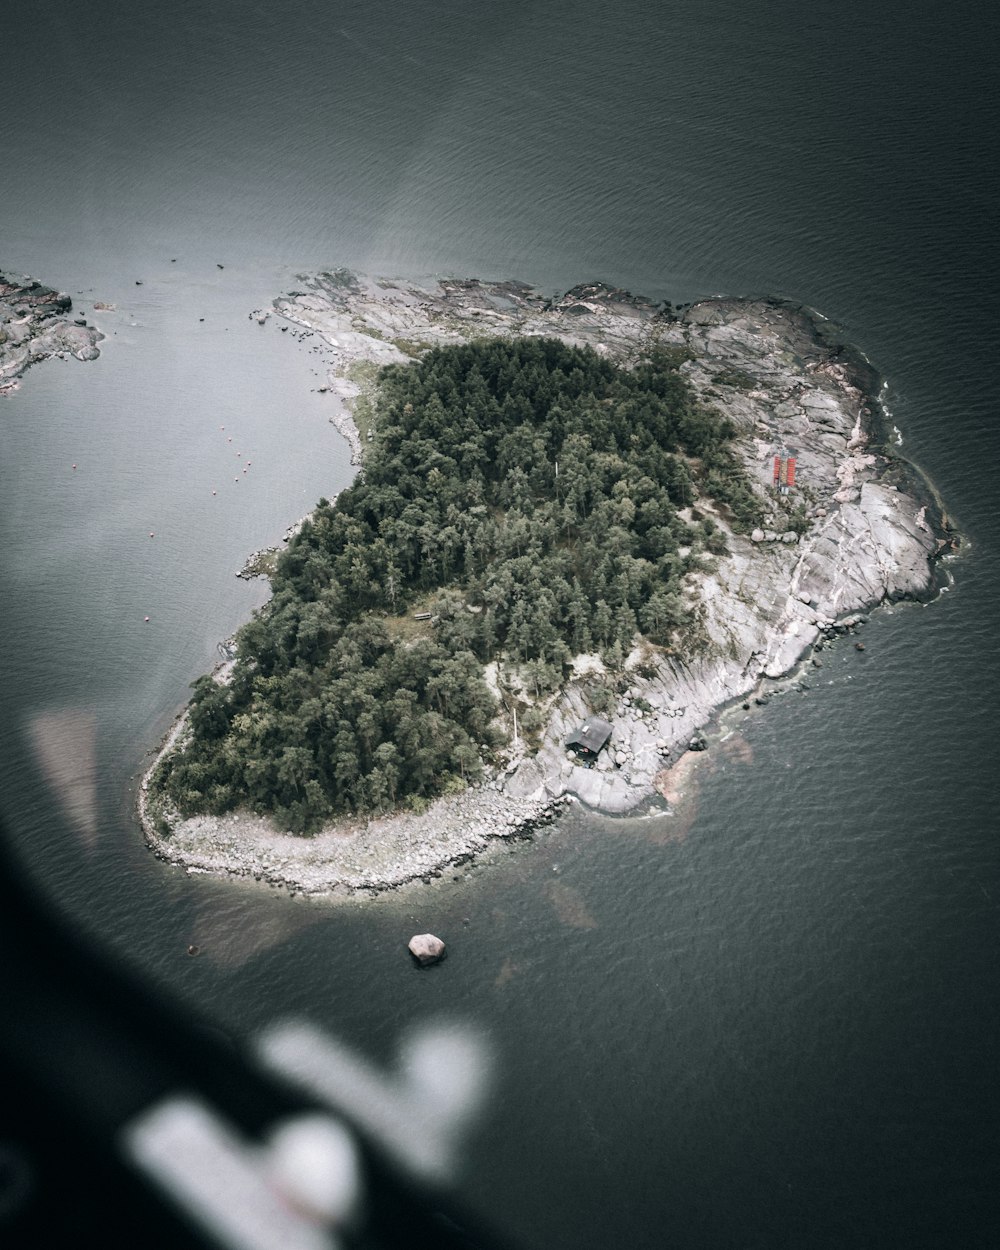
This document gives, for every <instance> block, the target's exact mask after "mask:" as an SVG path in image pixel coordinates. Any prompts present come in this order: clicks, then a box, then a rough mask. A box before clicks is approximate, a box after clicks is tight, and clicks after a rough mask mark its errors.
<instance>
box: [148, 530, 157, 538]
mask: <svg viewBox="0 0 1000 1250" xmlns="http://www.w3.org/2000/svg"><path fill="white" fill-rule="evenodd" d="M149 536H150V538H155V537H156V535H155V534H154V533H153V531H152V530H150V531H149Z"/></svg>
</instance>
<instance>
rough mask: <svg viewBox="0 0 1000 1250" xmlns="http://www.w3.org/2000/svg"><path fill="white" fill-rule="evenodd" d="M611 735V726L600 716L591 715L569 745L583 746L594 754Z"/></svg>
mask: <svg viewBox="0 0 1000 1250" xmlns="http://www.w3.org/2000/svg"><path fill="white" fill-rule="evenodd" d="M610 737H611V726H610V725H609V724H608V722H607V721H606V720H601V718H600V717H599V716H591V717H590V719H589V720H585V721H584V722H583V724H582V725H581V726H580V728H579V729H578V730H577V731H576V733H575V734H573V736H572V737H571V738H570V739H569V740H568V741H567V743H566V745H567V746H568V747H582V748H583V749H584V750H585V751H591V752H593V754H594V755H596V754H597V752H598V751H599V750H600V749H601V747H602V746H604V744H605V742H607V740H608V739H609V738H610Z"/></svg>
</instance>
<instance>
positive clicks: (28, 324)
mask: <svg viewBox="0 0 1000 1250" xmlns="http://www.w3.org/2000/svg"><path fill="white" fill-rule="evenodd" d="M72 306H73V301H72V300H71V299H70V297H69V296H68V295H66V294H65V293H63V292H59V291H53V290H52V289H51V288H50V287H47V286H42V285H41V283H39V282H35V281H34V280H33V279H31V278H27V277H24V278H10V277H5V276H4V274H3V273H2V272H0V395H3V394H6V393H8V392H10V391H12V390H14V389H15V388H16V387H17V384H18V379H19V378H20V376H21V374H22V373H23V372H24V371H25V369H27V368H28V367H29V366H31V365H33V364H35V363H37V362H38V361H39V360H45V359H47V358H48V357H50V356H58V357H61V358H63V359H65V358H66V357H68V356H74V357H75V358H76V359H77V360H94V359H96V357H97V356H99V355H100V352H99V351H98V348H97V344H98V343H99V342H100V340H101V339H102V338H103V337H104V335H103V334H101V332H100V330H98V329H96V328H95V327H94V326H89V325H87V323H86V321H85V320H84V319H83V318H77V319H76V320H75V321H67V320H66V319H65V314H67V313H68V312H69V311H70V310H71V308H72Z"/></svg>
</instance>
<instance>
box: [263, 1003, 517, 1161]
mask: <svg viewBox="0 0 1000 1250" xmlns="http://www.w3.org/2000/svg"><path fill="white" fill-rule="evenodd" d="M256 1049H257V1053H258V1055H259V1057H260V1058H261V1060H262V1061H263V1063H264V1064H265V1066H266V1067H268V1068H269V1069H270V1070H271V1071H272V1072H274V1073H276V1074H278V1075H280V1076H282V1077H284V1078H285V1079H286V1080H288V1081H291V1083H292V1084H293V1085H295V1086H297V1087H298V1088H299V1089H300V1090H303V1091H305V1092H306V1093H308V1094H310V1095H311V1096H313V1097H315V1098H318V1099H319V1100H320V1101H321V1102H323V1103H325V1104H326V1105H327V1106H329V1107H330V1108H332V1109H333V1110H335V1111H338V1112H341V1113H343V1114H345V1115H347V1116H348V1117H349V1118H350V1119H351V1120H352V1121H353V1123H354V1124H355V1125H356V1126H357V1127H358V1128H360V1129H361V1131H362V1132H366V1133H367V1134H368V1136H369V1137H370V1138H371V1140H372V1141H373V1142H375V1143H376V1144H377V1145H378V1146H380V1147H381V1148H382V1149H383V1150H385V1151H386V1152H387V1153H388V1154H389V1155H390V1156H391V1157H392V1158H393V1159H394V1160H395V1161H396V1162H397V1163H398V1164H400V1165H401V1166H402V1167H403V1168H404V1169H406V1170H407V1171H408V1172H409V1173H410V1174H411V1175H412V1176H414V1177H415V1178H417V1179H419V1180H421V1181H424V1182H431V1183H435V1184H442V1183H444V1182H446V1181H450V1180H452V1179H453V1174H454V1170H455V1163H456V1149H457V1147H458V1145H459V1139H460V1138H461V1136H462V1134H463V1133H464V1131H465V1130H466V1129H467V1128H468V1127H469V1125H470V1124H471V1122H472V1119H473V1118H474V1116H475V1115H476V1113H477V1112H478V1111H479V1109H480V1108H481V1106H482V1105H483V1102H484V1099H485V1096H486V1093H487V1089H488V1086H489V1078H490V1073H491V1070H492V1066H493V1064H492V1057H491V1055H490V1051H489V1047H488V1045H487V1042H486V1040H485V1038H483V1037H482V1036H481V1035H480V1034H479V1033H478V1032H476V1031H475V1030H472V1029H470V1028H468V1027H467V1026H462V1025H458V1024H437V1025H432V1026H425V1027H424V1028H422V1029H420V1030H419V1031H418V1032H414V1033H413V1034H411V1035H410V1037H409V1038H407V1039H404V1041H403V1043H402V1044H401V1046H400V1062H399V1072H398V1075H394V1074H391V1073H385V1072H381V1071H379V1070H378V1069H377V1068H376V1067H374V1065H372V1064H371V1063H369V1062H368V1060H366V1059H364V1058H363V1057H361V1056H360V1055H357V1054H355V1053H354V1052H353V1051H352V1050H351V1049H350V1048H349V1047H347V1046H345V1045H343V1044H342V1043H341V1042H338V1041H337V1040H336V1039H335V1038H333V1037H331V1036H330V1035H329V1034H327V1033H325V1032H324V1031H323V1030H322V1029H319V1028H317V1027H316V1026H315V1025H312V1024H308V1023H306V1022H305V1021H279V1022H278V1023H277V1024H274V1025H271V1026H270V1027H268V1028H267V1029H265V1030H264V1032H263V1033H262V1034H261V1035H260V1036H259V1038H258V1039H257V1047H256Z"/></svg>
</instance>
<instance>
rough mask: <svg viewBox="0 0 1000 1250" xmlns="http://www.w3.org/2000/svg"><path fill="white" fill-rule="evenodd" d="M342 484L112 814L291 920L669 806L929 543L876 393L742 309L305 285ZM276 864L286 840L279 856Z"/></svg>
mask: <svg viewBox="0 0 1000 1250" xmlns="http://www.w3.org/2000/svg"><path fill="white" fill-rule="evenodd" d="M301 288H302V289H300V290H298V291H296V292H293V293H290V294H288V295H287V296H284V297H282V298H281V299H278V300H276V301H275V312H276V313H277V314H278V315H279V316H281V317H283V318H285V319H287V320H288V321H289V322H292V323H295V324H296V325H298V326H301V327H303V328H305V329H308V330H309V331H311V332H313V333H315V334H317V335H319V336H321V337H322V338H323V339H324V340H325V342H326V343H327V344H328V345H329V347H330V348H331V349H332V351H333V353H334V354H335V358H336V362H337V363H336V365H335V367H334V368H333V370H332V371H331V373H330V376H329V378H328V380H327V387H326V389H327V390H328V392H329V393H330V396H331V403H332V404H333V405H334V412H333V415H332V416H331V420H333V421H334V422H335V424H336V425H337V426H338V428H339V429H340V430H341V431H342V433H344V435H345V437H347V438H348V440H349V441H350V443H351V445H352V448H353V451H354V456H355V459H356V460H357V461H359V462H360V464H361V471H360V474H359V477H358V480H357V481H356V482H355V484H354V485H353V486H352V487H351V488H349V489H348V490H347V491H345V492H343V494H342V495H341V496H340V498H339V499H337V500H336V501H334V502H332V503H330V502H328V501H326V500H323V501H321V502H320V505H319V507H318V508H317V510H316V512H315V513H314V514H313V515H312V517H311V518H310V519H309V520H308V521H307V522H306V523H305V524H304V525H303V526H301V527H300V528H299V529H298V531H297V532H296V534H295V535H294V536H293V537H292V538H291V539H290V541H289V543H288V550H287V551H286V552H285V553H284V554H282V555H281V557H280V558H278V559H276V560H275V561H274V562H273V564H267V563H266V562H265V566H264V567H266V568H267V570H268V571H269V572H270V570H271V569H272V568H273V572H271V573H270V575H271V577H272V583H273V585H274V588H275V594H274V597H273V598H272V600H271V601H270V603H269V604H268V605H266V606H265V608H264V609H262V610H261V612H260V613H258V614H257V615H256V616H255V618H254V620H253V621H251V622H250V623H249V624H248V625H247V626H246V627H244V629H243V630H242V631H241V632H240V634H239V635H238V637H237V655H236V659H235V661H234V662H232V663H231V664H229V665H227V666H225V667H224V668H223V669H222V670H220V671H219V672H218V673H216V674H215V675H214V676H213V677H205V678H202V679H200V681H199V682H198V683H196V686H195V696H194V698H193V700H192V703H191V705H190V707H189V709H188V712H187V713H186V714H185V716H184V717H183V718H182V719H181V721H180V722H178V724H177V725H175V727H174V730H173V731H172V733H171V734H170V735H169V736H168V740H167V742H166V743H165V744H164V746H163V747H162V748H161V750H160V752H159V753H158V755H157V758H156V760H155V761H154V763H153V765H152V767H151V768H150V770H149V771H148V773H147V774H146V777H145V778H144V780H143V783H142V787H141V794H140V800H139V808H140V815H141V817H142V821H143V827H144V829H145V833H146V837H147V840H148V841H149V843H150V845H151V846H152V847H153V848H154V849H155V851H156V852H157V854H159V855H161V856H162V857H163V858H166V859H168V860H170V861H171V862H174V863H178V864H183V865H186V866H187V867H188V868H189V870H193V871H208V872H215V873H230V874H236V875H244V876H247V875H249V876H254V877H257V878H258V879H267V880H270V881H272V882H281V883H283V884H287V885H288V886H290V887H291V888H294V889H299V890H303V891H308V892H330V891H340V892H344V891H348V892H349V891H355V890H379V889H385V888H391V887H395V886H398V885H401V884H403V883H405V882H407V881H412V880H416V879H424V880H427V879H430V878H431V877H432V876H437V875H440V874H441V872H442V871H443V870H444V869H445V868H446V867H447V866H448V865H451V864H456V863H461V862H465V861H467V860H469V859H470V858H472V857H473V856H475V855H476V854H477V853H479V852H481V851H482V850H483V849H484V848H485V847H487V846H488V845H489V844H490V843H491V842H493V841H494V840H495V839H497V838H510V837H517V836H523V835H525V834H526V833H530V832H531V830H532V829H534V828H535V827H536V826H537V824H538V823H539V822H544V821H546V820H550V819H551V818H552V817H553V815H554V814H555V812H557V811H558V809H559V806H560V805H561V804H562V803H565V802H567V801H572V800H573V799H576V800H579V801H582V802H584V803H586V804H587V805H589V806H591V807H593V808H596V809H600V810H602V811H607V812H618V813H621V812H627V811H630V810H632V809H634V808H636V807H637V805H639V804H641V803H643V802H644V801H647V800H649V799H650V798H652V797H654V796H655V795H657V793H659V794H668V793H669V790H670V777H669V773H670V769H671V767H674V766H676V762H677V761H678V760H679V759H680V758H682V757H683V756H684V755H685V753H686V752H688V751H689V750H692V749H694V750H697V749H699V748H701V747H702V746H703V745H704V741H705V740H704V738H703V737H702V730H703V729H704V728H705V727H706V726H707V725H708V724H709V723H710V721H711V720H712V718H713V716H714V715H715V714H716V713H717V712H718V711H719V710H720V709H721V708H723V707H725V706H726V705H728V704H730V703H733V702H735V701H743V700H747V699H748V698H750V697H754V696H756V697H761V695H762V690H761V688H762V687H766V686H767V685H768V683H770V682H773V681H775V680H776V679H778V678H780V677H781V676H782V675H785V674H787V673H789V672H790V671H791V670H792V669H793V668H794V666H795V665H796V664H797V663H798V662H799V661H800V660H801V659H802V658H803V657H804V656H805V655H808V654H809V652H810V651H811V649H812V648H813V647H814V645H816V644H817V643H818V642H821V641H822V640H823V639H824V638H828V637H832V636H833V635H834V634H835V633H836V632H837V631H842V630H844V629H847V628H850V627H851V626H852V625H853V624H854V622H855V620H856V619H857V615H858V614H860V613H863V612H866V611H868V610H869V609H871V608H873V607H875V606H877V605H878V604H880V603H882V602H885V601H891V600H895V599H900V598H906V597H908V598H926V597H930V596H931V595H932V594H933V593H934V591H935V589H936V584H937V582H936V561H937V558H938V557H939V556H940V555H941V554H942V553H943V552H945V551H947V550H948V549H949V548H950V547H951V546H953V545H954V543H955V539H954V537H953V536H952V534H951V531H950V527H949V525H948V522H947V518H946V517H945V516H944V514H943V511H942V509H941V507H940V505H939V503H938V501H937V500H936V497H935V495H934V492H933V490H932V489H931V488H930V486H929V484H928V483H927V482H926V481H925V480H924V479H923V478H922V477H921V476H920V475H919V474H918V473H917V472H916V470H915V469H913V468H912V466H910V465H908V464H907V463H906V462H905V461H904V460H902V459H901V458H900V457H899V456H898V455H896V454H895V453H894V451H893V450H892V447H891V445H890V444H891V440H890V437H889V436H890V430H889V428H888V425H887V420H886V417H885V414H884V412H883V410H882V407H881V405H880V402H879V394H880V382H879V379H878V377H877V375H876V374H875V372H874V370H873V369H872V368H871V366H870V365H869V364H868V363H867V362H866V361H865V360H864V359H863V357H861V356H860V355H859V354H858V353H857V352H854V351H852V350H850V349H849V348H848V347H846V346H845V345H844V344H843V343H841V342H840V341H839V340H838V338H837V336H836V334H835V332H834V331H833V330H832V328H831V327H830V325H829V323H827V322H825V321H824V320H823V319H822V318H821V317H819V316H818V315H816V314H814V313H811V312H810V311H808V310H805V309H802V308H799V307H796V306H793V305H790V304H786V303H783V302H780V301H774V300H766V299H707V300H703V301H700V302H698V303H696V304H694V305H692V306H689V307H685V308H672V307H671V306H669V305H665V304H655V303H653V302H651V301H649V300H647V299H644V298H642V297H637V296H634V295H631V294H630V293H628V292H626V291H622V290H616V289H612V288H609V287H607V286H605V285H603V284H600V283H593V284H588V285H583V286H578V287H575V288H573V289H572V290H571V291H569V292H567V293H566V294H565V295H563V296H561V297H559V298H554V299H552V298H547V297H545V296H544V295H543V294H542V293H540V292H538V291H536V290H534V289H533V288H531V287H529V286H526V285H524V284H522V283H516V282H482V281H477V280H461V281H460V280H452V281H440V282H434V283H412V282H401V281H394V282H389V281H381V280H379V281H376V280H373V279H367V278H363V277H360V276H358V275H355V274H353V273H350V272H347V271H339V272H336V273H328V274H321V275H318V276H313V277H310V278H303V279H302V280H301ZM295 835H301V836H295Z"/></svg>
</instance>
